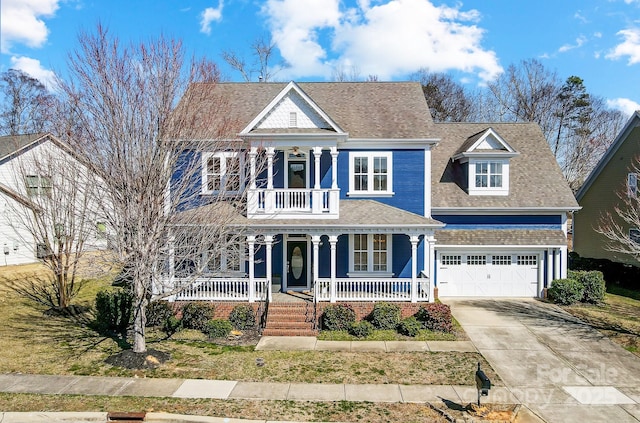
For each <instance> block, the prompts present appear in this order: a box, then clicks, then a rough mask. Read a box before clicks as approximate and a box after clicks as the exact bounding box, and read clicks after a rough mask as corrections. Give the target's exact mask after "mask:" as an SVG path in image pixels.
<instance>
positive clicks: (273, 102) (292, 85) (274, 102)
mask: <svg viewBox="0 0 640 423" xmlns="http://www.w3.org/2000/svg"><path fill="white" fill-rule="evenodd" d="M291 90H293V91H295V92H296V93H298V95H300V97H302V98H303V99H304V100H305V101H306V102H307V104H309V106H311V108H312V109H313V110H314V111H315V112H316V113H318V114H319V115H320V116H321V117H322V118H323V119H324V120H325V121H326V122H327V123H329V125H331V127H332V128H333V129H334V130H335V131H336V132H337V133H340V134H341V133H344V131H343V130H342V128H340V126H338V124H337V123H336V122H334V121H333V119H331V117H329V115H327V114H326V113H325V112H324V110H322V109H321V108H320V107H319V106H318V105H317V104H316V103H315V101H313V99H311V97H309V96H308V95H307V94H306V93H305V92H304V91H302V89H301V88H300V87H299V86H298V84H296V83H295V82H293V81H291V82H289V83H288V84H287V86H286V87H284V89H283V90H282V91H280V93H279V94H278V95H277V96H276V97H275V98H274V99H273V100H271V102H270V103H269V104H268V105H267V107H265V108H264V109H262V111H261V112H260V113H258V115H257V116H256V117H255V118H253V120H252V121H251V122H249V124H248V125H247V126H246V127H245V128H244V129H243V130H242V131H240V134H241V135H242V136H245V135H246V134H248V133H249V132H250V131H251V130H252V129H253V128H254V127H255V126H256V125H257V124H258V123H260V121H261V120H262V119H263V118H264V117H265V116H266V115H267V113H269V112H270V111H271V110H272V109H273V108H274V107H275V106H276V105H277V104H278V103H279V102H280V100H282V99H283V98H284V96H286V95H287V94H288V93H289V92H290V91H291Z"/></svg>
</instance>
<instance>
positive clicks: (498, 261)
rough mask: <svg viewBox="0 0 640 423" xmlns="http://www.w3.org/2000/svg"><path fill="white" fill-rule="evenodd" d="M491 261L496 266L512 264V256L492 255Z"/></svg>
mask: <svg viewBox="0 0 640 423" xmlns="http://www.w3.org/2000/svg"><path fill="white" fill-rule="evenodd" d="M491 263H492V264H493V265H494V266H511V256H492V257H491Z"/></svg>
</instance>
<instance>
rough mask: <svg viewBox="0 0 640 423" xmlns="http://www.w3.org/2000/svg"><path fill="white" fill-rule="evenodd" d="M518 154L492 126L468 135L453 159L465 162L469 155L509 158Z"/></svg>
mask: <svg viewBox="0 0 640 423" xmlns="http://www.w3.org/2000/svg"><path fill="white" fill-rule="evenodd" d="M519 154H520V153H518V152H517V151H516V150H515V149H514V148H513V147H511V146H510V145H509V143H508V142H506V141H505V140H504V139H503V138H502V137H501V136H500V135H499V134H498V133H497V132H496V131H495V130H494V129H493V128H487V129H486V130H484V131H482V132H479V133H477V134H475V135H473V136H471V137H469V138H468V139H467V141H465V142H464V143H463V144H462V146H461V147H460V149H459V150H458V151H457V152H456V154H455V155H454V156H453V160H460V161H461V162H466V161H468V160H469V158H471V157H475V158H500V159H509V158H511V157H515V156H518V155H519Z"/></svg>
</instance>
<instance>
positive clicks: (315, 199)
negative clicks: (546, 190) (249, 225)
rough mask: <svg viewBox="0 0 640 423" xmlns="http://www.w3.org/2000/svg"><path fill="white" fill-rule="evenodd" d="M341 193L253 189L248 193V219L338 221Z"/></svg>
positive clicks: (336, 191) (332, 191)
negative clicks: (306, 218) (320, 219)
mask: <svg viewBox="0 0 640 423" xmlns="http://www.w3.org/2000/svg"><path fill="white" fill-rule="evenodd" d="M339 201H340V190H339V189H328V188H326V189H325V188H321V189H284V188H273V189H262V188H260V189H253V190H249V193H248V211H247V217H249V218H259V219H260V218H265V217H278V218H283V219H291V218H301V217H305V216H307V217H313V218H336V219H337V218H338V216H339Z"/></svg>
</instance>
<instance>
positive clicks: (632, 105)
mask: <svg viewBox="0 0 640 423" xmlns="http://www.w3.org/2000/svg"><path fill="white" fill-rule="evenodd" d="M607 106H608V107H610V108H611V109H616V110H620V111H621V112H623V113H624V114H626V115H627V116H631V115H632V114H633V113H634V112H635V111H636V110H640V103H636V102H635V101H633V100H630V99H628V98H615V99H613V100H607Z"/></svg>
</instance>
